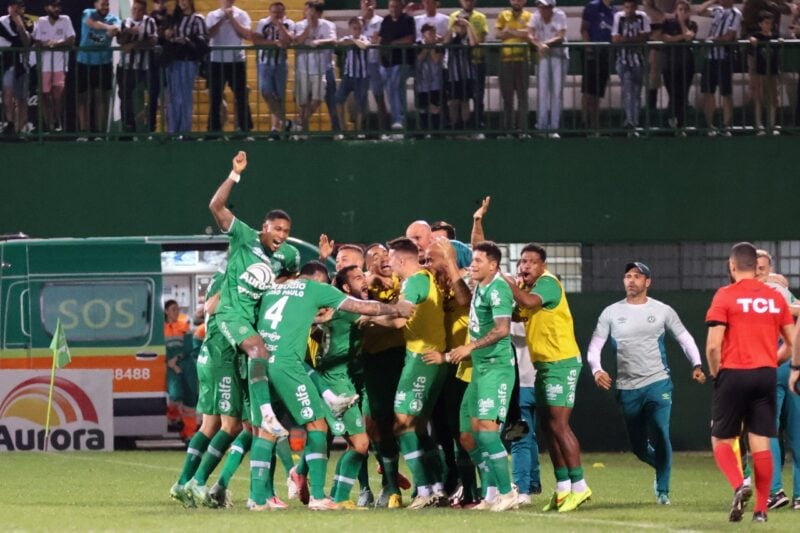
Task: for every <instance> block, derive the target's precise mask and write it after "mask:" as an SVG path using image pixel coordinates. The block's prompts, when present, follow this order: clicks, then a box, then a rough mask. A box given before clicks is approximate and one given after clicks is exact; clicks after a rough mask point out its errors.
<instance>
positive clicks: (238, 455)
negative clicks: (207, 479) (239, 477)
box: [218, 431, 253, 488]
mask: <svg viewBox="0 0 800 533" xmlns="http://www.w3.org/2000/svg"><path fill="white" fill-rule="evenodd" d="M252 445H253V434H252V433H250V432H249V431H240V432H239V435H237V436H236V440H234V441H233V443H232V444H231V447H230V449H229V450H228V455H227V457H225V464H224V465H222V472H221V473H220V475H219V481H218V483H219V484H220V485H222V486H223V487H225V488H227V487H228V485H229V484H230V482H231V478H232V477H233V474H235V473H236V470H237V469H238V468H239V465H241V464H242V459H244V456H245V454H246V453H247V452H249V451H250V447H251V446H252Z"/></svg>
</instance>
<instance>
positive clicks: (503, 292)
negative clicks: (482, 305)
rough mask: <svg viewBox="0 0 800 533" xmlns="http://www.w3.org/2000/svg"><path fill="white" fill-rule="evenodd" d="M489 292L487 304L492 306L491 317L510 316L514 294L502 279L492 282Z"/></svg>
mask: <svg viewBox="0 0 800 533" xmlns="http://www.w3.org/2000/svg"><path fill="white" fill-rule="evenodd" d="M492 285H493V287H492V290H491V291H490V292H489V304H490V305H491V307H492V318H493V319H495V320H496V319H498V318H511V314H512V313H513V311H514V294H513V293H512V292H511V287H509V286H508V283H506V282H505V281H504V280H502V279H501V280H500V281H499V283H493V284H492Z"/></svg>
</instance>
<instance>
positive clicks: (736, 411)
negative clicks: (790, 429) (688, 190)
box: [706, 242, 797, 522]
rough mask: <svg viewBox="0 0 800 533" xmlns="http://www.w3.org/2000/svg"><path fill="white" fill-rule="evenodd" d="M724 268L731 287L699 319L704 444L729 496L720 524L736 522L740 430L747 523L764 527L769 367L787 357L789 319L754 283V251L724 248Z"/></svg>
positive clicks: (740, 499) (778, 299)
mask: <svg viewBox="0 0 800 533" xmlns="http://www.w3.org/2000/svg"><path fill="white" fill-rule="evenodd" d="M728 268H729V270H730V275H731V279H732V281H733V283H732V284H730V285H727V286H725V287H722V288H721V289H719V290H718V291H717V293H716V294H715V295H714V299H713V300H712V302H711V307H710V308H709V310H708V313H707V314H706V324H707V325H708V340H707V342H706V358H707V359H708V369H709V372H710V374H711V375H712V376H713V378H714V392H713V395H712V404H711V445H712V447H713V449H714V458H715V459H716V461H717V466H718V467H719V469H720V470H721V471H722V473H723V474H725V477H726V478H727V479H728V483H730V484H731V487H733V489H734V491H735V493H734V496H733V502H732V503H731V510H730V514H729V516H728V518H729V520H730V521H731V522H738V521H740V520H741V519H742V514H743V512H744V507H745V505H746V504H747V501H748V500H749V499H750V496H751V495H752V489H751V488H750V487H749V486H746V485H744V484H743V481H744V479H743V478H742V471H741V469H740V467H739V462H738V459H737V457H736V453H734V451H733V447H732V444H733V442H734V440H735V439H736V438H737V437H738V436H739V435H740V434H741V433H742V429H743V428H744V430H745V431H747V432H748V434H749V444H750V451H751V453H752V456H753V467H754V470H755V481H756V483H755V484H756V506H755V512H754V513H753V521H754V522H766V520H767V499H768V497H769V489H770V483H771V481H772V454H771V453H770V446H769V439H770V437H774V436H776V428H775V392H776V387H777V385H776V377H775V368H776V367H777V365H778V359H779V355H780V358H782V360H786V358H788V357H789V354H791V353H792V352H791V350H792V341H793V337H792V328H793V326H794V320H793V319H792V314H791V313H790V312H789V308H788V306H787V305H786V301H785V300H784V298H783V296H781V295H780V294H779V293H778V292H777V291H775V290H774V289H772V288H770V287H768V286H767V285H765V284H764V283H761V282H760V281H757V280H756V279H755V277H756V247H755V246H753V245H752V244H750V243H748V242H742V243H739V244H736V245H735V246H734V247H733V248H731V255H730V258H729V259H728ZM781 337H782V338H783V343H784V344H783V346H782V347H781V348H780V354H779V350H778V340H779V338H781ZM795 358H797V357H795ZM792 368H794V367H792ZM793 374H795V375H796V374H797V372H794V373H793Z"/></svg>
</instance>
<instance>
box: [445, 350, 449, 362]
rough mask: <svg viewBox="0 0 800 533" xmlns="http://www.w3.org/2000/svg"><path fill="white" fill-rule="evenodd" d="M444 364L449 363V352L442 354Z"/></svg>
mask: <svg viewBox="0 0 800 533" xmlns="http://www.w3.org/2000/svg"><path fill="white" fill-rule="evenodd" d="M444 362H445V363H449V362H450V352H447V353H445V354H444Z"/></svg>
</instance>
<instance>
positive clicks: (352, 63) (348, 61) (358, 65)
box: [342, 35, 369, 78]
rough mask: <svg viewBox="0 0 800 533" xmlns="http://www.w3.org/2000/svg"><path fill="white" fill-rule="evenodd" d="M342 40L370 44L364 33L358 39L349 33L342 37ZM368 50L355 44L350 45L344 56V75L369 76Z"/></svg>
mask: <svg viewBox="0 0 800 533" xmlns="http://www.w3.org/2000/svg"><path fill="white" fill-rule="evenodd" d="M342 40H343V41H361V42H362V43H366V44H369V39H367V38H366V37H364V36H363V35H362V36H361V37H359V38H358V39H356V38H354V37H353V36H352V35H348V36H346V37H344V38H342ZM367 52H368V50H363V49H361V48H359V47H358V46H356V45H354V44H351V45H348V47H347V52H345V56H344V71H343V72H342V75H343V76H347V77H348V78H367V77H369V72H368V71H367V63H368V58H367Z"/></svg>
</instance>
